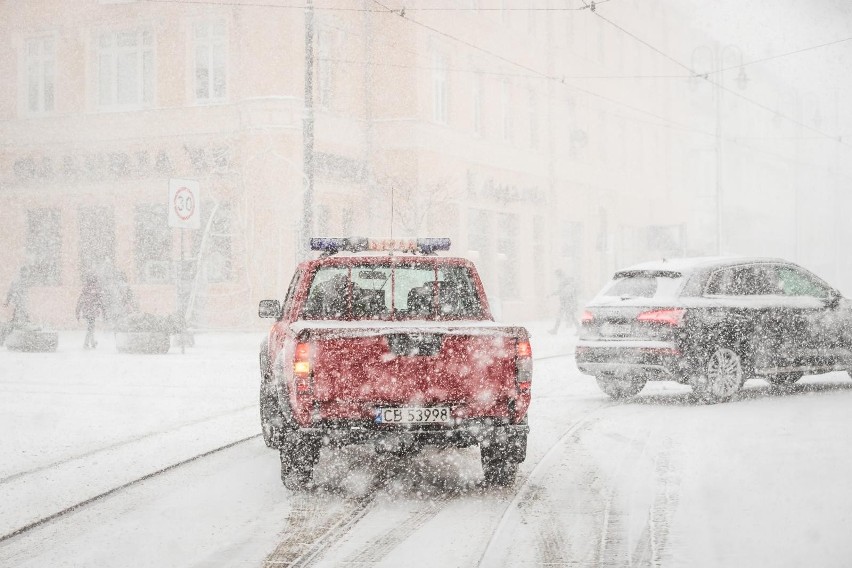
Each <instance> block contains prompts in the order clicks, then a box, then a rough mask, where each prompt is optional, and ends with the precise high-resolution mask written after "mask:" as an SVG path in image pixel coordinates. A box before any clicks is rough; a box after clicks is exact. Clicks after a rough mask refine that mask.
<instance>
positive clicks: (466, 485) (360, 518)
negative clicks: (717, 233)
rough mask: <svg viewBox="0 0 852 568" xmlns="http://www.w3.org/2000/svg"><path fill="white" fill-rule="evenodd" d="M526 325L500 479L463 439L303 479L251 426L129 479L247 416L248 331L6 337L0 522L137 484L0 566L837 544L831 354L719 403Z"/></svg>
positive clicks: (848, 387) (355, 458)
mask: <svg viewBox="0 0 852 568" xmlns="http://www.w3.org/2000/svg"><path fill="white" fill-rule="evenodd" d="M539 327H540V329H536V328H535V327H534V328H533V333H534V349H535V353H536V356H537V357H544V358H541V359H539V360H538V361H537V363H536V371H535V386H534V403H533V409H532V415H531V424H530V426H531V430H532V433H531V436H530V448H529V454H528V459H527V461H526V462H525V463H524V464H522V466H521V471H520V475H519V479H518V482H517V483H516V484H515V486H513V487H511V488H507V489H498V490H495V489H488V488H485V487H483V485H482V472H481V469H480V466H479V458H478V452H477V450H476V449H475V448H471V449H465V450H452V451H430V450H427V451H424V452H423V453H422V454H420V455H418V456H415V457H411V458H406V459H404V460H397V461H393V460H390V459H389V458H386V457H382V458H380V457H378V456H377V455H376V454H374V453H373V452H372V451H370V450H369V448H363V447H350V448H346V449H345V450H343V451H340V452H338V453H337V454H335V455H331V454H329V453H328V452H326V451H324V452H323V455H322V458H321V461H320V464H319V466H318V468H317V472H316V476H315V480H316V487H315V488H314V489H313V490H311V491H309V492H305V493H299V494H294V493H291V492H289V491H287V490H286V489H285V488H284V487H283V486H282V485H281V482H280V480H279V476H278V458H277V455H276V453H275V452H274V451H272V450H268V449H267V448H266V447H265V446H264V445H263V442H262V440H260V439H259V438H258V437H252V438H250V439H248V440H247V441H245V442H242V443H238V444H236V445H233V446H231V447H229V448H227V449H223V450H221V451H218V452H215V453H212V454H210V455H208V456H206V457H204V458H201V459H197V460H194V461H192V462H189V463H187V464H185V465H182V466H180V467H176V468H173V469H170V470H169V471H167V472H165V473H163V474H161V475H155V476H153V477H150V478H148V479H145V480H144V481H142V482H138V483H133V481H134V480H137V479H139V478H141V477H144V476H146V475H148V474H150V473H152V472H154V471H157V470H158V469H162V468H165V467H167V466H169V465H172V464H174V463H178V462H180V461H182V460H185V459H187V458H191V457H193V456H195V455H198V454H201V453H204V452H207V451H209V450H212V449H215V448H218V447H220V446H223V445H225V444H227V443H229V442H233V441H236V440H240V439H243V438H247V437H250V436H253V435H255V434H256V433H257V428H258V424H257V409H256V398H257V370H256V351H257V345H258V343H259V342H260V337H259V336H258V335H253V334H233V335H222V334H218V335H209V336H202V335H199V336H198V338H197V345H196V347H194V348H191V349H189V350H188V351H187V354H186V355H180V354H179V353H178V352H176V351H173V352H172V353H170V354H169V355H165V356H130V355H119V354H117V353H115V352H114V351H113V350H111V347H110V346H109V344H108V342H107V341H106V339H107V338H104V339H105V341H102V345H101V346H99V349H98V351H96V352H83V351H81V350H78V349H76V344H77V342H76V337H71V338H70V339H69V340H68V341H65V342H63V344H61V345H60V352H59V353H56V354H52V355H34V354H22V353H11V352H5V351H0V427H2V429H3V430H2V431H3V432H4V433H5V434H4V436H2V437H0V456H2V461H0V538H3V536H4V535H8V534H10V533H12V532H14V531H15V530H16V529H19V528H21V527H23V526H26V525H27V524H30V523H33V522H37V521H38V520H39V519H43V518H45V517H48V516H50V515H52V514H54V513H56V512H59V511H61V510H63V509H66V508H68V507H71V506H73V505H75V504H77V503H80V502H81V501H85V500H87V499H90V498H92V497H96V496H97V495H101V494H103V493H104V492H107V491H109V490H110V489H113V488H115V487H119V486H122V485H125V484H129V485H127V486H126V487H125V488H124V489H122V490H120V491H115V492H113V493H111V494H109V495H107V496H106V497H104V498H101V499H97V500H95V501H93V502H91V503H89V504H88V505H86V506H83V507H80V508H78V509H76V510H74V511H72V512H70V513H68V514H66V515H63V516H61V517H58V518H56V519H54V520H52V521H49V522H45V523H43V524H41V525H39V526H37V527H35V528H33V529H31V530H28V531H26V532H23V533H21V534H18V535H16V536H13V537H10V538H5V539H4V540H2V541H0V566H31V567H41V566H99V567H100V566H122V567H124V566H157V567H161V566H162V567H164V566H264V565H265V566H269V567H272V566H292V565H302V566H306V565H315V566H340V565H344V566H377V565H378V566H400V565H405V566H429V567H433V566H477V565H479V566H488V567H490V566H518V565H531V566H539V565H557V566H558V565H564V566H575V565H578V566H626V565H637V566H645V565H655V566H656V565H662V566H722V565H724V566H758V565H762V566H769V565H771V566H802V565H813V566H817V565H818V566H845V565H848V562H849V560H848V559H849V558H852V542H850V540H849V539H848V537H847V532H848V525H849V520H850V516H852V490H849V489H847V488H846V486H845V481H847V480H849V479H852V451H850V450H849V447H850V444H849V441H850V436H852V434H850V430H852V428H850V426H852V412H850V408H852V381H850V380H849V379H848V378H847V377H846V376H845V375H844V374H839V373H838V374H832V375H826V376H822V377H810V378H807V379H805V381H804V384H802V385H797V386H796V387H795V388H794V389H792V390H791V391H789V392H782V391H778V390H776V389H771V388H769V387H768V386H767V385H766V384H765V383H764V382H763V381H760V380H753V381H750V382H749V383H747V385H746V388H745V390H744V392H743V393H742V395H740V396H738V398H737V399H736V400H735V401H734V402H732V403H729V404H723V405H712V406H696V405H695V404H693V403H692V402H691V401H690V398H689V396H688V392H689V391H688V389H687V388H685V387H681V386H678V385H675V384H673V383H658V384H651V385H649V386H648V387H646V388H645V390H644V391H643V392H642V393H641V394H640V396H639V397H637V399H635V400H634V401H631V402H627V403H613V402H612V401H610V400H609V399H607V398H606V397H605V396H604V395H603V394H601V393H600V392H599V391H598V389H597V387H596V385H595V383H594V380H593V379H592V378H591V377H586V376H583V375H580V374H578V373H577V371H576V369H575V368H574V365H573V361H572V360H571V358H570V357H560V356H557V355H558V354H559V353H560V352H565V351H566V350H567V348H568V347H569V345H570V340H571V338H570V336H567V335H560V336H555V337H554V336H548V335H547V334H545V333H538V332H539V331H542V330H543V329H544V326H543V325H541V326H539ZM63 339H66V338H63ZM80 339H81V341H80V343H82V338H80ZM72 345H73V347H72Z"/></svg>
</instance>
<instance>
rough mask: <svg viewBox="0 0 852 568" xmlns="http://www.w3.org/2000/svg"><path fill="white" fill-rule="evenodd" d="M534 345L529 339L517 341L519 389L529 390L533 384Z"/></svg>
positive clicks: (516, 369)
mask: <svg viewBox="0 0 852 568" xmlns="http://www.w3.org/2000/svg"><path fill="white" fill-rule="evenodd" d="M532 366H533V360H532V347H531V346H530V342H529V340H528V339H523V340H521V339H519V340H518V341H517V342H516V343H515V382H516V383H517V385H518V390H519V391H521V392H529V391H530V386H531V385H532Z"/></svg>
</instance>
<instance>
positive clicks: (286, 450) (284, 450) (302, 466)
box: [279, 432, 320, 491]
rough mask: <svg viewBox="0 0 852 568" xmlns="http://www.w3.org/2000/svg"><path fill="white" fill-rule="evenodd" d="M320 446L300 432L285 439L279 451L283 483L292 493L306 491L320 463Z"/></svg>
mask: <svg viewBox="0 0 852 568" xmlns="http://www.w3.org/2000/svg"><path fill="white" fill-rule="evenodd" d="M319 453H320V444H319V442H318V441H317V440H314V439H311V438H308V437H307V436H304V435H301V434H299V433H298V432H294V433H292V434H290V435H287V436H285V437H284V440H283V442H282V444H281V447H280V449H279V454H280V457H281V482H282V483H284V487H286V488H287V489H289V490H291V491H298V490H301V489H304V488H305V487H306V486H307V485H308V483H310V481H311V478H313V475H314V466H315V465H316V463H317V462H318V461H319Z"/></svg>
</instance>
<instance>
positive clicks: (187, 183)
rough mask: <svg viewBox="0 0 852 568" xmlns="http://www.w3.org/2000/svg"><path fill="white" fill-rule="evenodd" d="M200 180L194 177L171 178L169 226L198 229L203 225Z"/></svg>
mask: <svg viewBox="0 0 852 568" xmlns="http://www.w3.org/2000/svg"><path fill="white" fill-rule="evenodd" d="M200 202H201V197H200V195H199V187H198V181H196V180H192V179H170V180H169V205H168V206H169V227H178V228H180V229H198V228H199V227H201V213H200V211H199V205H200Z"/></svg>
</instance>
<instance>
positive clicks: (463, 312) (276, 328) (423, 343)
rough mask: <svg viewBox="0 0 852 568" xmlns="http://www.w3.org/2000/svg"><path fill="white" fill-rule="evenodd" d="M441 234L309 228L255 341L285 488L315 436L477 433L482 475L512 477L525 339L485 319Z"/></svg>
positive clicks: (267, 303)
mask: <svg viewBox="0 0 852 568" xmlns="http://www.w3.org/2000/svg"><path fill="white" fill-rule="evenodd" d="M449 244H450V243H449V239H405V240H400V239H395V240H394V239H384V240H375V239H366V238H333V239H331V238H329V239H311V248H312V249H313V250H319V251H321V254H320V256H319V258H317V259H314V260H308V261H305V262H302V263H301V264H299V266H298V267H297V269H296V272H295V274H294V276H293V279H292V281H291V283H290V287H289V289H288V291H287V295H286V297H285V298H284V301H283V302H279V301H278V300H263V301H261V302H260V306H259V309H258V314H259V315H260V317H263V318H273V319H275V320H276V321H275V323H274V325H273V326H272V328H271V329H270V331H269V335H268V337H267V338H266V339H265V340H264V342H263V344H262V345H261V349H260V374H261V385H260V418H261V426H262V429H263V436H264V440H265V441H266V444H267V445H268V446H269V447H271V448H277V449H279V451H280V454H281V479H282V481H283V482H284V484H285V485H286V486H287V487H288V488H290V489H297V488H299V487H303V486H304V485H306V484H308V483H309V482H310V480H311V478H312V475H313V469H314V465H315V464H316V463H317V461H318V460H319V455H320V449H321V447H322V446H330V447H340V446H343V445H346V444H358V443H370V444H372V445H373V447H374V448H375V450H376V451H377V452H380V453H382V452H386V453H388V454H390V455H403V454H406V453H413V452H417V451H418V450H420V449H421V448H422V447H423V446H427V445H431V446H439V447H450V446H453V447H468V446H473V445H478V446H479V448H480V454H481V459H482V469H483V472H484V475H485V481H486V483H487V484H491V485H509V484H511V483H513V482H514V479H515V476H516V473H517V469H518V464H519V463H520V462H522V461H523V460H524V459H525V457H526V447H527V433H528V432H529V426H528V425H527V410H528V408H529V405H530V386H531V382H532V352H531V349H530V342H529V334H528V333H527V330H526V329H524V328H523V327H514V326H505V325H500V324H497V323H495V322H494V320H493V318H492V317H491V312H490V311H489V308H488V302H487V301H486V298H485V294H484V291H483V287H482V282H481V281H480V279H479V276H478V275H477V273H476V270H475V268H474V266H473V264H472V263H471V262H470V261H468V260H465V259H462V258H450V257H444V256H438V255H437V252H436V251H438V250H448V249H449Z"/></svg>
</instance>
